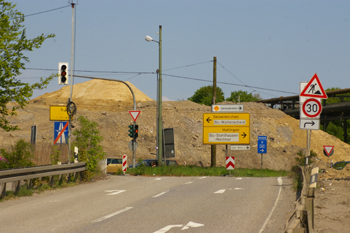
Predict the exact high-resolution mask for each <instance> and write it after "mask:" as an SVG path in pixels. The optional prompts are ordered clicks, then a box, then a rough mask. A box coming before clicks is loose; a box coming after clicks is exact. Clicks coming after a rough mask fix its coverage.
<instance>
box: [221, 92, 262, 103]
mask: <svg viewBox="0 0 350 233" xmlns="http://www.w3.org/2000/svg"><path fill="white" fill-rule="evenodd" d="M238 99H239V101H238ZM260 99H261V98H260V96H259V94H254V95H253V94H252V93H249V94H248V92H246V91H242V90H239V91H232V92H231V96H230V97H229V98H227V99H226V100H227V101H232V102H236V103H237V102H252V101H258V100H260Z"/></svg>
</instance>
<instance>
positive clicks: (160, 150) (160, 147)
mask: <svg viewBox="0 0 350 233" xmlns="http://www.w3.org/2000/svg"><path fill="white" fill-rule="evenodd" d="M158 44H159V83H158V85H159V93H158V94H159V96H158V114H159V115H158V166H160V165H161V164H162V159H163V122H162V25H159V42H158Z"/></svg>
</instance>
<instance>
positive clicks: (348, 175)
mask: <svg viewBox="0 0 350 233" xmlns="http://www.w3.org/2000/svg"><path fill="white" fill-rule="evenodd" d="M319 179H327V180H330V179H350V164H347V165H346V166H345V167H344V168H343V169H342V170H336V169H333V168H329V169H327V170H325V172H324V173H320V177H319Z"/></svg>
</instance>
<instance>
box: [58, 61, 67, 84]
mask: <svg viewBox="0 0 350 233" xmlns="http://www.w3.org/2000/svg"><path fill="white" fill-rule="evenodd" d="M58 74H59V76H58V84H60V85H68V62H59V63H58Z"/></svg>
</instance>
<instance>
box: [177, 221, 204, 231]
mask: <svg viewBox="0 0 350 233" xmlns="http://www.w3.org/2000/svg"><path fill="white" fill-rule="evenodd" d="M202 226H204V224H202V223H195V222H188V223H187V225H186V226H184V227H183V228H182V229H181V230H187V229H188V228H190V227H202Z"/></svg>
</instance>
